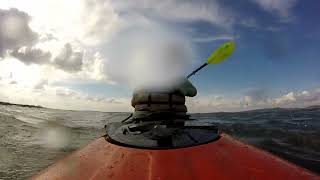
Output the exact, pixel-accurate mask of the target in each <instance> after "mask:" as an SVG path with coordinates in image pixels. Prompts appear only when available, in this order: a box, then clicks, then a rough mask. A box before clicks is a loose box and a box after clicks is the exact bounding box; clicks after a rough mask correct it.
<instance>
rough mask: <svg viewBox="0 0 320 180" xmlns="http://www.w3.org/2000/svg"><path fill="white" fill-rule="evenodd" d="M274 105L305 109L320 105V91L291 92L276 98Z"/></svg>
mask: <svg viewBox="0 0 320 180" xmlns="http://www.w3.org/2000/svg"><path fill="white" fill-rule="evenodd" d="M273 103H274V104H275V105H277V106H284V107H304V106H312V105H319V104H320V89H316V90H313V91H302V92H289V93H288V94H285V95H283V96H280V97H278V98H275V99H274V101H273Z"/></svg>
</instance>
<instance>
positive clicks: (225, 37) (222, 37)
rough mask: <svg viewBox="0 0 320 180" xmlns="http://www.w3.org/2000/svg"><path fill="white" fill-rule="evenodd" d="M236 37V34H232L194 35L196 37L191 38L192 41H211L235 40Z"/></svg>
mask: <svg viewBox="0 0 320 180" xmlns="http://www.w3.org/2000/svg"><path fill="white" fill-rule="evenodd" d="M236 38H238V36H233V35H218V36H213V37H196V38H193V42H197V43H207V42H212V41H231V40H235V39H236Z"/></svg>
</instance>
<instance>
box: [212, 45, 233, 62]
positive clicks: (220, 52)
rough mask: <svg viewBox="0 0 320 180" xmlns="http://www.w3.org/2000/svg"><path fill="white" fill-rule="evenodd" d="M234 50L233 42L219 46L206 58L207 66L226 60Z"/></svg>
mask: <svg viewBox="0 0 320 180" xmlns="http://www.w3.org/2000/svg"><path fill="white" fill-rule="evenodd" d="M235 48H236V43H235V42H233V41H230V42H227V43H225V44H223V45H222V46H220V47H219V48H218V49H217V50H216V51H215V52H214V53H212V54H211V56H210V57H209V58H208V61H207V63H208V64H218V63H221V62H222V61H224V60H226V59H227V58H228V57H230V56H231V54H232V53H233V51H234V50H235Z"/></svg>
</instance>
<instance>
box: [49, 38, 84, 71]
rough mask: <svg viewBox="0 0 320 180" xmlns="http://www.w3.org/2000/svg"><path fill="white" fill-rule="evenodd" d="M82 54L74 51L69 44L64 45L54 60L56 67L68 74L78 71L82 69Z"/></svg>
mask: <svg viewBox="0 0 320 180" xmlns="http://www.w3.org/2000/svg"><path fill="white" fill-rule="evenodd" d="M82 59H83V52H81V51H74V50H73V49H72V47H71V45H70V44H69V43H67V44H65V46H64V48H63V49H62V50H61V52H60V54H59V55H58V56H57V57H55V58H54V60H53V63H54V65H55V66H56V67H58V68H60V69H63V70H65V71H68V72H75V71H80V70H81V68H82V64H83V62H82Z"/></svg>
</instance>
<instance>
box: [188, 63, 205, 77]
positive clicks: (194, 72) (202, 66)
mask: <svg viewBox="0 0 320 180" xmlns="http://www.w3.org/2000/svg"><path fill="white" fill-rule="evenodd" d="M207 65H208V63H204V64H202V65H201V66H200V67H198V69H196V70H194V71H192V73H190V74H189V75H188V76H187V79H189V77H191V76H192V75H195V74H196V73H197V72H198V71H199V70H200V69H202V68H204V67H206V66H207Z"/></svg>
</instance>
